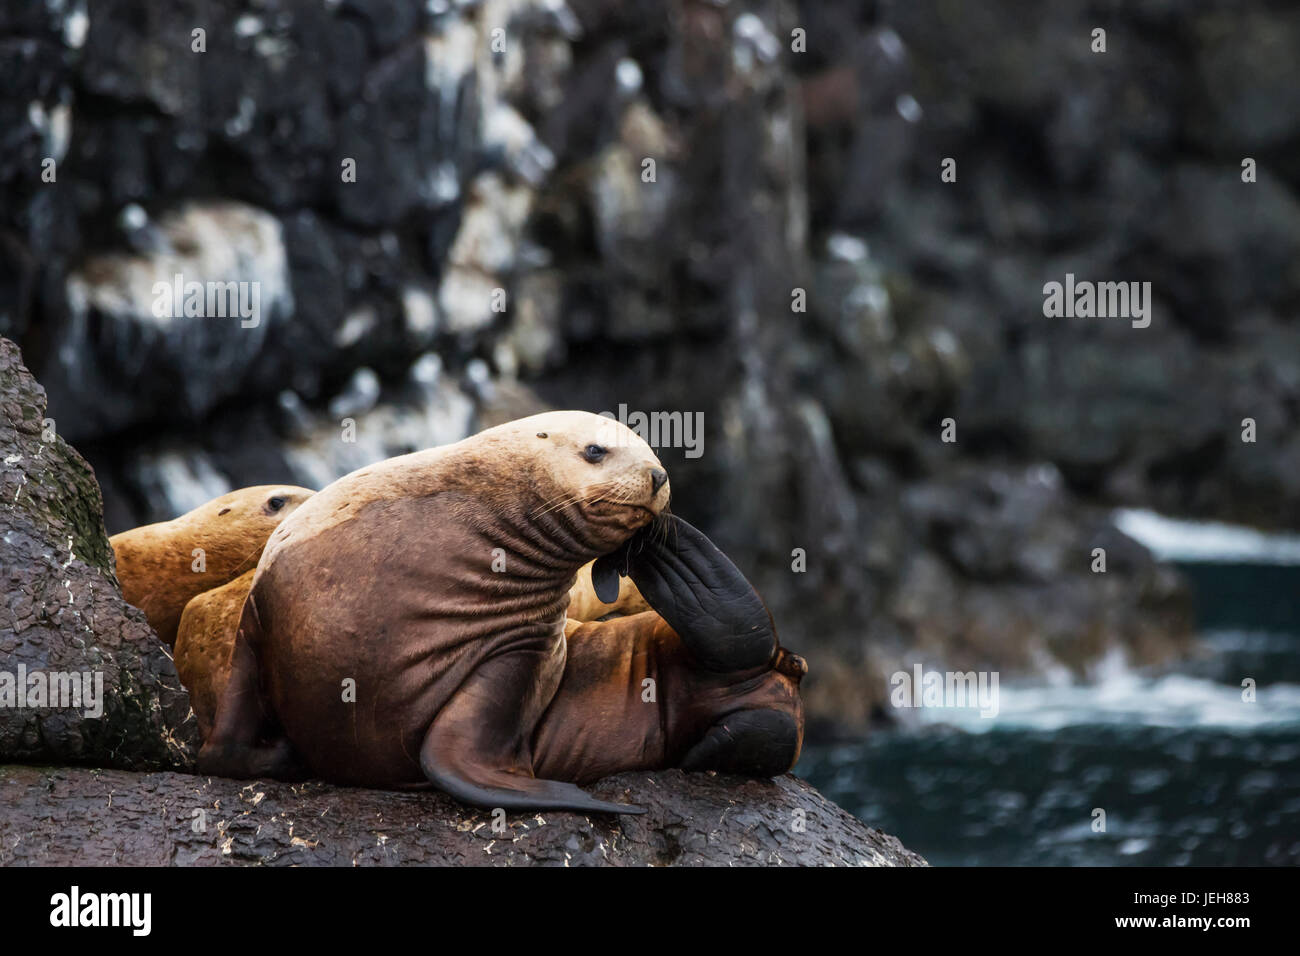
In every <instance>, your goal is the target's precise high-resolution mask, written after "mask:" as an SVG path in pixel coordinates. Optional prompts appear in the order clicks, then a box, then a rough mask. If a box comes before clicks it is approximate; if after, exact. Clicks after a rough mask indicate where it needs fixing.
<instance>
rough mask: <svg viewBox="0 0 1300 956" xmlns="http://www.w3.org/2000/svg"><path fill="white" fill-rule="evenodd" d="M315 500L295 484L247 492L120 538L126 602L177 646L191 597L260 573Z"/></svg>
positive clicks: (116, 542)
mask: <svg viewBox="0 0 1300 956" xmlns="http://www.w3.org/2000/svg"><path fill="white" fill-rule="evenodd" d="M312 494H313V492H312V491H311V490H310V489H307V488H299V487H296V486H294V485H256V486H254V487H251V488H241V489H239V490H238V491H232V492H230V493H229V494H226V495H222V496H221V497H220V498H214V499H212V500H211V501H209V502H208V503H207V504H205V505H200V506H199V507H197V508H195V509H194V510H193V511H189V512H187V513H185V514H183V515H181V516H180V517H179V518H173V519H172V520H170V521H160V522H158V523H156V524H148V525H144V526H142V527H139V528H133V529H132V530H130V531H123V532H122V533H121V534H115V535H113V537H111V538H110V539H109V543H110V544H111V545H112V546H113V553H114V555H115V556H116V558H117V580H118V582H119V583H120V584H121V585H122V596H123V597H124V598H126V601H127V603H128V604H132V605H134V606H135V607H138V608H139V609H140V610H142V611H144V613H145V617H147V618H148V619H149V626H150V627H152V628H153V629H154V630H155V631H156V632H157V633H158V636H159V637H160V638H162V639H163V642H164V643H166V644H168V645H169V646H170V645H173V644H175V643H176V628H177V625H178V624H179V623H180V619H181V613H182V612H183V611H184V610H185V605H186V604H188V603H189V602H190V599H191V598H193V597H194V596H195V595H196V594H201V593H203V592H204V591H210V590H212V589H213V588H216V587H220V586H221V585H223V584H225V583H226V582H228V581H230V580H232V579H233V578H236V577H238V576H239V575H241V574H243V573H244V572H245V571H249V570H251V569H253V568H255V567H257V561H258V559H259V558H260V557H261V556H262V549H263V547H265V545H266V541H267V539H268V538H269V537H270V535H271V532H272V531H274V530H275V528H276V526H277V525H279V524H280V522H281V521H283V520H284V519H285V518H286V517H288V516H289V515H291V514H292V513H293V512H294V511H295V510H296V509H297V508H298V506H299V505H301V504H302V503H303V502H304V501H306V500H307V499H308V498H310V497H311V496H312Z"/></svg>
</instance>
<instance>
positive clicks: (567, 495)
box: [483, 411, 672, 554]
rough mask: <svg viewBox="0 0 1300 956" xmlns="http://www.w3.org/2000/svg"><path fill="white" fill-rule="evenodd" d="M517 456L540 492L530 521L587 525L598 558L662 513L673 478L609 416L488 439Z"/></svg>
mask: <svg viewBox="0 0 1300 956" xmlns="http://www.w3.org/2000/svg"><path fill="white" fill-rule="evenodd" d="M483 435H484V436H485V437H488V436H490V438H491V440H492V442H493V443H494V444H496V443H501V444H505V445H507V446H508V447H509V448H510V449H511V450H512V451H513V452H515V453H516V455H515V459H516V464H515V467H516V468H518V469H524V468H527V469H528V471H529V472H530V474H529V478H530V481H531V483H532V485H533V489H532V497H533V499H534V500H533V502H532V508H531V513H532V515H533V516H534V517H537V518H540V519H547V518H559V519H567V521H566V523H568V524H570V525H571V526H575V527H576V526H578V525H581V536H582V537H583V538H585V539H586V543H587V544H588V545H589V546H590V550H591V551H592V552H593V553H598V554H599V553H604V552H606V551H609V550H612V549H614V548H616V547H618V546H619V545H620V544H621V543H622V542H623V541H625V540H626V539H627V538H628V537H630V536H631V535H632V534H633V533H634V532H635V531H636V530H637V529H639V528H641V527H644V526H645V525H647V524H649V523H650V522H651V521H653V520H654V519H655V518H656V517H658V516H659V515H660V514H661V513H663V511H664V509H665V508H666V507H667V506H668V501H669V498H670V497H671V496H672V487H671V485H670V483H669V481H668V472H667V471H665V470H664V466H663V464H662V463H661V462H660V461H659V458H658V457H657V456H656V455H655V453H654V451H653V450H652V449H651V448H650V446H649V445H648V444H646V442H645V440H644V439H642V438H641V437H640V436H639V435H637V434H636V432H634V431H632V429H630V428H628V427H627V426H626V425H624V424H623V423H621V422H619V421H617V420H615V419H613V418H609V417H606V416H603V415H594V414H592V413H591V412H582V411H558V412H543V413H542V414H540V415H532V416H530V417H528V418H521V419H519V420H517V421H513V422H507V423H506V424H504V425H498V426H497V427H496V428H493V429H490V430H489V431H488V432H484V433H483Z"/></svg>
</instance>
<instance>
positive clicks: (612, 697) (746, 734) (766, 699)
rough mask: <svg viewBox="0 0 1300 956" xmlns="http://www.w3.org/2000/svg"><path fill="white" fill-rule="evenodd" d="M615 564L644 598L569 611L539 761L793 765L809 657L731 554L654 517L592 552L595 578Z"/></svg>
mask: <svg viewBox="0 0 1300 956" xmlns="http://www.w3.org/2000/svg"><path fill="white" fill-rule="evenodd" d="M615 569H617V570H618V571H619V572H621V573H627V574H630V576H631V577H632V578H633V580H634V581H635V582H636V584H637V585H638V587H639V589H640V590H639V592H638V595H643V596H644V597H643V599H644V600H646V601H648V602H649V603H650V605H651V606H652V607H653V609H654V610H652V611H649V612H645V613H641V614H634V615H632V616H630V617H622V618H618V619H616V620H611V621H604V622H594V623H580V622H578V621H573V620H571V621H569V624H568V627H567V635H568V660H567V662H566V664H565V668H564V680H563V681H562V682H561V683H560V687H559V689H558V690H557V692H556V694H555V697H554V698H553V699H552V701H551V705H550V707H549V708H547V711H546V713H545V714H544V715H543V717H542V721H541V723H540V725H539V726H538V730H537V733H536V735H535V736H534V738H533V762H534V766H535V768H536V770H537V772H538V773H542V774H545V775H546V776H548V777H556V778H558V779H561V780H572V781H574V782H575V783H589V782H591V781H593V780H596V779H599V778H600V777H604V776H607V775H609V774H613V773H620V772H622V771H626V770H660V769H664V768H667V767H681V768H683V769H686V770H718V771H724V772H729V773H739V774H745V775H749V776H775V775H777V774H780V773H784V772H785V771H787V770H789V769H790V768H791V767H793V766H794V764H795V762H796V761H797V760H798V759H799V751H800V749H801V746H802V743H803V727H804V715H803V703H802V700H801V699H800V696H799V681H800V680H801V679H802V677H803V675H804V674H805V673H807V669H808V668H807V665H806V664H805V663H804V662H803V660H802V659H801V658H799V657H797V656H796V655H794V654H791V653H789V652H788V651H786V650H785V649H783V648H782V647H781V646H780V644H779V643H778V642H777V638H776V629H775V627H774V625H773V623H772V618H771V615H770V614H769V613H768V611H767V608H766V607H764V605H763V602H762V601H761V600H760V599H759V596H758V594H757V593H756V592H755V591H754V589H753V588H752V587H751V586H750V584H749V582H748V581H746V580H745V578H744V576H743V575H742V574H741V573H740V571H739V570H738V569H737V568H736V566H735V565H734V564H732V563H731V561H730V560H729V559H728V558H727V557H726V555H724V554H723V553H722V552H721V551H719V550H718V549H717V547H715V546H714V545H713V543H712V542H711V541H709V539H708V538H706V537H705V536H704V535H703V534H701V533H700V532H699V531H697V530H696V529H695V528H693V527H691V525H689V524H687V523H686V522H685V521H683V520H681V519H680V518H677V517H675V516H670V515H665V516H664V518H663V519H661V521H660V522H657V523H656V525H655V526H654V527H653V528H647V529H644V530H643V531H641V532H639V533H638V534H637V535H636V536H635V537H634V538H633V539H631V541H629V543H628V544H627V545H625V546H624V548H622V549H620V551H619V552H616V553H615V554H613V555H610V556H608V557H607V558H602V559H601V560H600V561H597V562H596V567H595V570H594V577H595V579H596V587H597V590H601V589H603V588H608V587H609V586H610V584H609V581H608V579H609V577H610V576H611V575H612V574H613V573H614V571H615ZM602 578H605V579H606V580H605V582H602V580H601V579H602ZM614 583H615V584H616V583H617V579H616V578H615V581H614Z"/></svg>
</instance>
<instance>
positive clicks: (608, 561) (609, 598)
mask: <svg viewBox="0 0 1300 956" xmlns="http://www.w3.org/2000/svg"><path fill="white" fill-rule="evenodd" d="M626 568H627V552H626V549H624V548H619V549H618V550H617V551H612V552H610V553H609V554H606V555H602V556H601V557H599V558H597V559H596V562H595V563H594V564H593V565H592V566H591V586H592V588H593V590H595V592H596V597H597V598H598V599H599V600H600V602H601V603H602V604H614V603H615V602H616V601H618V579H619V578H620V577H621V576H622V575H624V574H626V573H627V570H626Z"/></svg>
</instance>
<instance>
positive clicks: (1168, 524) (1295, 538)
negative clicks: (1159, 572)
mask: <svg viewBox="0 0 1300 956" xmlns="http://www.w3.org/2000/svg"><path fill="white" fill-rule="evenodd" d="M1111 521H1112V522H1113V523H1114V524H1115V527H1117V528H1119V530H1120V531H1123V532H1124V533H1125V534H1126V535H1128V536H1129V537H1130V538H1133V539H1135V540H1136V541H1138V542H1140V543H1141V544H1143V545H1145V546H1146V547H1147V548H1148V549H1150V550H1151V552H1152V553H1153V554H1154V555H1155V556H1156V557H1157V558H1159V559H1161V560H1164V561H1184V562H1195V561H1205V562H1215V563H1233V564H1286V565H1293V564H1300V535H1295V534H1271V533H1267V532H1264V531H1257V530H1256V529H1254V528H1247V527H1244V526H1242V525H1231V524H1223V523H1220V522H1217V521H1184V520H1181V519H1178V518H1167V517H1165V516H1164V515H1161V514H1157V513H1156V512H1154V511H1147V510H1145V509H1141V508H1121V509H1119V510H1118V511H1115V512H1114V513H1113V514H1112V515H1111Z"/></svg>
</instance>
